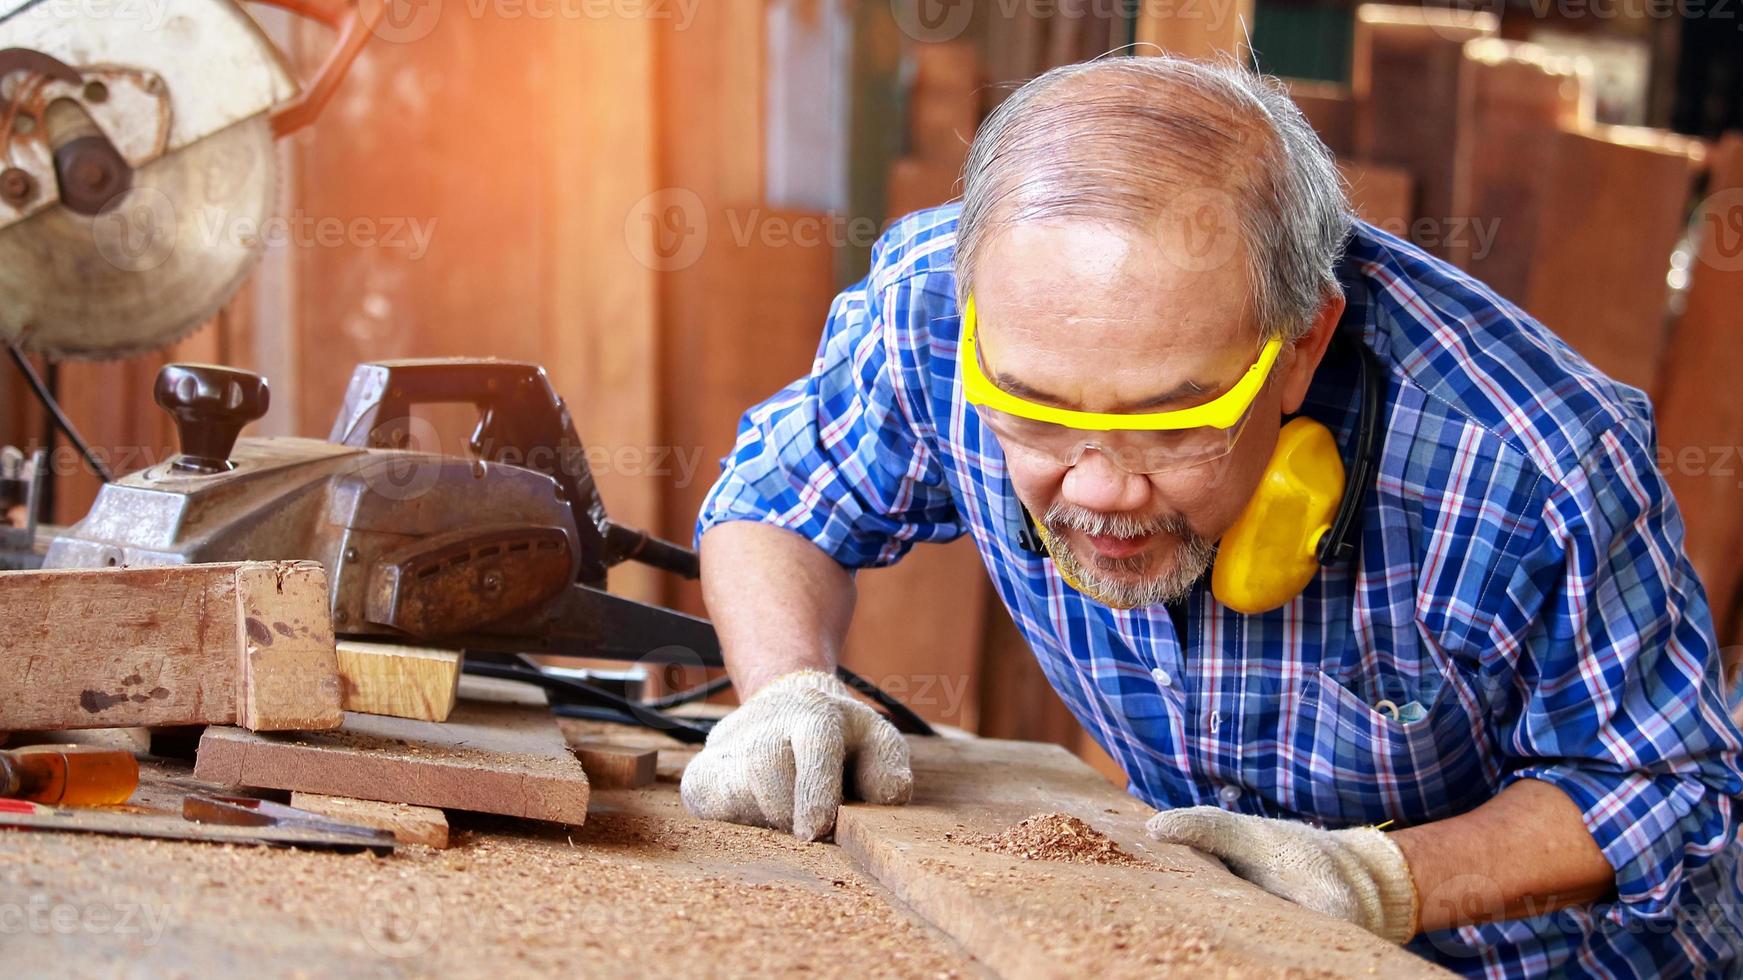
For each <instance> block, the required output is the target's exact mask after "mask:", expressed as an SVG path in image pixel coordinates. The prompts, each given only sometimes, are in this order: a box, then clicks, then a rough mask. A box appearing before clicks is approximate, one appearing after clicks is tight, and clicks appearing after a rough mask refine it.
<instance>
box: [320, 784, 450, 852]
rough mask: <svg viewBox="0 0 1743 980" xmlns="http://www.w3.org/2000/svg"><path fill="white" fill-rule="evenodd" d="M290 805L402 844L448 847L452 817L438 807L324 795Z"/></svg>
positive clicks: (438, 847)
mask: <svg viewBox="0 0 1743 980" xmlns="http://www.w3.org/2000/svg"><path fill="white" fill-rule="evenodd" d="M290 805H291V806H294V807H296V808H297V809H299V810H307V811H309V812H310V813H319V814H321V815H322V816H327V817H332V818H333V819H335V820H343V821H344V822H346V823H354V824H357V825H358V826H362V827H374V828H375V829H377V830H391V831H393V837H394V839H395V840H397V841H399V842H400V843H401V844H422V845H424V846H425V847H434V848H437V849H438V850H440V849H444V848H446V847H447V846H448V815H447V814H445V813H443V812H442V811H440V810H437V809H435V808H434V807H427V806H412V805H410V804H408V803H381V802H379V801H376V800H355V799H352V798H350V797H347V796H323V795H321V794H320V793H292V794H291V800H290Z"/></svg>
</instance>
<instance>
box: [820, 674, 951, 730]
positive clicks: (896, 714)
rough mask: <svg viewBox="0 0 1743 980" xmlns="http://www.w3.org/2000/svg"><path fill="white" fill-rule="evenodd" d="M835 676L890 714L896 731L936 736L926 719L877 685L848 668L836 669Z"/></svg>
mask: <svg viewBox="0 0 1743 980" xmlns="http://www.w3.org/2000/svg"><path fill="white" fill-rule="evenodd" d="M835 674H836V676H837V677H840V678H841V682H842V683H843V684H846V685H847V686H848V687H851V688H853V689H854V690H856V691H858V692H859V693H861V694H863V695H865V696H866V697H868V698H871V699H872V700H873V701H875V702H877V705H878V707H880V708H882V709H884V711H886V712H888V713H889V716H890V723H891V724H893V725H895V726H896V731H898V732H901V733H902V734H903V735H936V734H938V733H937V732H935V731H933V730H932V726H931V725H928V724H927V723H926V719H924V718H922V717H920V716H919V715H917V714H915V713H914V711H913V709H911V708H909V707H908V706H907V705H905V704H903V703H902V702H900V701H897V700H896V699H895V698H893V697H891V696H890V695H888V694H885V693H884V692H883V689H882V688H879V687H878V686H877V685H876V684H873V683H872V682H871V681H868V680H866V679H865V678H863V677H861V676H859V675H858V674H856V673H854V672H853V671H851V670H848V669H847V668H846V667H836V668H835Z"/></svg>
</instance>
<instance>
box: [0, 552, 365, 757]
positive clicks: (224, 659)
mask: <svg viewBox="0 0 1743 980" xmlns="http://www.w3.org/2000/svg"><path fill="white" fill-rule="evenodd" d="M281 573H283V575H284V581H285V582H286V583H287V586H288V588H287V591H286V592H284V593H280V592H279V591H278V583H279V576H280V574H281ZM239 580H240V581H241V583H242V585H241V588H240V589H239ZM326 589H327V586H326V573H325V572H324V571H322V569H321V567H320V566H319V565H318V564H313V563H260V562H254V563H241V564H234V563H233V564H211V565H175V566H165V567H156V568H102V569H62V570H54V571H36V572H5V573H0V594H4V595H5V596H6V601H5V603H3V604H0V635H3V636H6V637H8V638H9V640H8V644H7V646H6V649H5V650H4V652H3V653H0V657H3V658H4V660H5V665H6V669H5V670H3V671H0V729H8V730H18V729H43V730H63V729H74V728H120V727H133V726H168V725H202V724H231V723H235V722H237V721H238V720H239V716H241V715H242V714H243V713H242V712H241V711H240V706H241V705H242V704H243V702H244V698H245V697H248V698H252V703H253V705H254V709H253V717H252V722H253V723H254V724H256V725H259V726H261V727H276V726H283V727H320V726H323V725H324V726H325V727H332V726H333V725H336V724H337V723H338V720H339V719H338V715H337V713H336V710H335V712H334V713H332V714H331V715H329V713H328V710H327V708H328V706H329V705H331V707H332V708H334V709H336V708H337V704H338V702H337V698H338V690H339V687H338V680H337V675H336V672H335V669H334V666H333V663H332V634H331V626H330V624H328V623H327V620H326V618H325V617H326V606H325V603H326V599H325V595H326ZM242 593H245V594H242ZM250 617H252V618H253V619H254V620H255V622H256V626H255V627H254V628H253V629H252V630H250V629H249V628H248V626H247V621H248V619H249V618H250ZM278 625H282V626H284V627H285V628H286V629H287V630H288V631H289V633H290V635H289V636H286V635H284V634H282V633H280V632H279V631H277V630H276V629H275V626H278ZM262 636H264V637H265V638H266V639H267V640H269V641H271V642H270V643H263V642H262V641H261V637H262ZM250 645H252V647H253V648H254V649H253V652H252V654H250V653H249V651H248V648H249V646H250ZM273 646H276V647H277V651H276V652H274V651H273V649H272V647H273ZM323 647H324V651H325V656H324V657H323V656H322V652H323ZM250 657H252V659H250ZM249 665H252V670H253V674H252V675H251V677H249V676H247V675H246V674H245V668H246V667H248V666H249ZM245 691H246V692H248V693H246V694H245V693H244V692H245Z"/></svg>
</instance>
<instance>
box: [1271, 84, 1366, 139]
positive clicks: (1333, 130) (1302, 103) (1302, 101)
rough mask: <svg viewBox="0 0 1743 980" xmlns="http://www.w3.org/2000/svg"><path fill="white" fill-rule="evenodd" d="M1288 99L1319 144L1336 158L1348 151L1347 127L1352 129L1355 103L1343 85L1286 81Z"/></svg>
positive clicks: (1349, 132)
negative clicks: (1311, 129) (1293, 101)
mask: <svg viewBox="0 0 1743 980" xmlns="http://www.w3.org/2000/svg"><path fill="white" fill-rule="evenodd" d="M1284 83H1285V84H1287V85H1288V86H1289V97H1290V98H1291V99H1293V100H1295V105H1296V106H1297V107H1298V108H1300V109H1301V114H1302V115H1303V116H1306V117H1307V124H1308V125H1309V126H1312V127H1313V131H1314V132H1315V133H1318V134H1319V138H1320V141H1321V142H1323V143H1324V144H1325V145H1326V147H1327V148H1329V149H1330V150H1331V151H1332V152H1333V153H1335V154H1337V155H1338V156H1340V157H1343V156H1348V155H1349V154H1350V152H1351V151H1352V149H1353V147H1352V145H1351V141H1352V138H1353V137H1352V133H1351V127H1352V126H1354V124H1355V122H1354V116H1355V108H1356V106H1355V100H1354V99H1352V98H1351V97H1350V90H1349V88H1348V87H1347V86H1344V85H1339V84H1337V83H1335V82H1320V81H1314V80H1311V79H1305V78H1289V79H1285V80H1284Z"/></svg>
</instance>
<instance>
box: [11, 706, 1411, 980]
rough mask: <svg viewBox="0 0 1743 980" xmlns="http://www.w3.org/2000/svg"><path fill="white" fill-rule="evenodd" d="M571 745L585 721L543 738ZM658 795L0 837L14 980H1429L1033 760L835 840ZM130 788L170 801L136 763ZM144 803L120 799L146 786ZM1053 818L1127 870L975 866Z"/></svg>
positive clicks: (169, 770)
mask: <svg viewBox="0 0 1743 980" xmlns="http://www.w3.org/2000/svg"><path fill="white" fill-rule="evenodd" d="M564 725H565V728H566V730H567V731H568V734H570V736H571V737H572V738H578V737H581V736H582V735H597V734H598V733H599V728H598V726H593V725H588V724H585V723H570V722H565V723H564ZM614 737H616V738H617V739H618V740H620V741H628V742H636V741H640V742H642V743H643V744H659V745H662V746H664V748H663V749H662V751H661V754H660V766H659V773H660V778H659V780H658V781H657V782H656V783H655V784H654V785H652V786H649V787H645V788H643V789H637V790H598V791H596V792H595V793H594V795H593V799H592V802H591V804H590V812H589V815H588V818H587V822H586V825H585V826H583V827H580V828H566V827H558V826H554V825H547V824H538V823H534V822H529V821H516V820H510V819H507V818H486V817H471V816H467V815H464V814H451V815H450V816H451V819H452V820H453V822H454V827H455V835H454V836H455V842H454V846H453V847H451V848H450V849H449V850H445V851H436V850H430V849H427V848H421V847H402V848H401V849H400V850H399V851H398V852H396V853H395V854H394V855H392V856H390V857H374V856H370V855H368V854H355V855H341V854H333V853H322V852H314V851H293V850H275V849H265V848H251V847H239V846H231V845H214V844H204V843H184V842H175V841H151V840H142V839H134V838H121V837H97V836H87V835H75V834H59V833H37V832H13V833H11V834H7V835H5V836H0V949H4V956H5V959H6V961H7V963H8V965H9V967H12V968H13V969H9V971H8V972H9V973H10V974H14V975H37V974H44V975H46V974H51V973H52V974H54V975H57V976H65V975H69V974H71V975H102V976H122V975H126V976H132V975H153V976H162V975H171V976H175V975H185V976H205V975H214V974H219V973H227V972H230V971H246V972H247V973H248V974H249V975H276V976H322V975H335V974H343V975H346V976H361V977H375V976H381V977H402V976H433V975H441V976H455V977H491V978H501V977H505V976H520V975H527V974H558V973H561V974H564V975H576V974H578V975H581V976H601V975H604V976H623V975H636V976H645V975H659V976H666V975H687V976H702V977H709V976H741V975H746V974H753V973H754V974H757V975H759V976H760V975H779V974H795V973H824V974H827V975H836V974H848V975H856V976H857V975H874V976H951V975H956V976H983V975H1005V976H1057V975H1063V974H1066V973H1070V974H1073V975H1082V974H1084V973H1086V972H1087V973H1090V974H1099V975H1102V976H1113V977H1118V976H1140V975H1143V976H1148V975H1154V974H1156V973H1157V972H1159V971H1169V970H1176V969H1178V970H1190V971H1191V972H1193V973H1194V974H1209V975H1243V976H1244V975H1283V974H1288V975H1291V976H1311V975H1327V976H1329V975H1352V974H1353V975H1381V974H1384V975H1387V976H1415V975H1428V974H1433V973H1438V971H1437V970H1436V969H1435V968H1433V967H1431V966H1429V965H1428V964H1426V963H1424V962H1423V961H1421V960H1419V959H1417V958H1415V957H1413V956H1411V955H1410V954H1408V953H1406V952H1404V951H1402V950H1400V949H1398V948H1396V947H1393V946H1390V945H1389V944H1386V943H1383V942H1381V941H1379V940H1377V939H1375V938H1373V937H1371V936H1369V935H1368V934H1367V933H1365V932H1363V931H1362V930H1360V929H1358V928H1356V927H1354V926H1351V925H1348V924H1345V923H1341V922H1334V921H1331V920H1328V919H1324V918H1322V917H1319V916H1315V915H1312V914H1310V913H1306V912H1304V911H1302V910H1300V909H1298V908H1296V907H1294V906H1291V905H1289V904H1288V903H1286V902H1283V901H1282V900H1280V899H1275V898H1272V897H1271V896H1269V895H1266V894H1264V893H1263V892H1261V891H1259V890H1257V889H1255V888H1253V887H1251V886H1249V885H1247V884H1246V883H1245V882H1242V881H1240V880H1239V879H1236V878H1234V877H1233V876H1231V875H1229V874H1228V872H1227V871H1225V870H1223V869H1222V868H1221V866H1220V865H1218V864H1216V863H1215V862H1214V861H1212V860H1210V859H1208V858H1206V857H1204V856H1202V855H1199V854H1197V853H1195V852H1192V851H1189V850H1185V849H1182V848H1176V847H1171V846H1160V845H1156V844H1153V843H1150V842H1147V841H1146V840H1144V838H1143V835H1142V821H1143V818H1144V816H1145V815H1146V813H1147V812H1148V811H1147V810H1146V809H1145V808H1144V807H1143V806H1142V805H1140V804H1138V803H1137V802H1136V801H1134V800H1132V799H1130V798H1129V797H1126V796H1125V795H1124V794H1122V793H1120V792H1118V791H1117V790H1116V789H1114V788H1113V787H1111V786H1110V785H1109V784H1107V783H1106V782H1105V781H1104V780H1102V779H1101V777H1100V776H1098V775H1097V774H1095V773H1094V772H1093V771H1092V770H1090V769H1089V768H1088V767H1086V766H1084V765H1083V764H1082V763H1080V762H1078V761H1077V760H1076V759H1075V758H1074V757H1073V756H1071V755H1069V754H1068V753H1066V752H1064V751H1063V750H1061V749H1058V748H1057V747H1054V746H1044V745H1037V744H1031V743H1019V742H997V741H990V740H987V741H981V740H963V739H945V738H935V739H920V740H915V742H914V760H915V770H916V783H917V788H916V797H915V800H914V801H913V803H911V804H909V805H908V806H906V807H872V806H864V805H856V806H851V807H848V808H846V809H844V810H843V812H842V816H841V818H840V829H839V835H838V836H839V837H840V840H841V841H842V844H841V845H840V846H837V845H835V844H801V843H798V842H796V841H794V840H793V839H792V838H790V837H787V836H785V835H782V834H779V833H775V832H772V831H766V830H761V829H757V828H748V827H737V826H731V825H727V824H719V823H703V822H700V821H697V820H694V819H692V818H690V817H689V815H688V814H686V813H685V812H684V811H683V808H682V805H681V803H680V802H679V800H678V794H677V777H678V775H679V774H680V773H681V771H682V768H683V765H684V764H685V762H687V761H688V757H689V755H690V754H691V752H690V750H687V749H683V748H681V747H678V746H677V745H676V743H672V742H669V741H667V740H665V739H664V738H663V737H662V736H658V735H653V734H650V733H642V732H629V731H620V732H619V733H617V734H616V735H615V736H614ZM148 770H149V771H150V773H151V780H150V781H149V785H150V786H155V787H157V790H156V791H157V792H162V791H163V789H164V787H165V786H172V787H175V788H180V789H186V788H188V787H190V786H191V785H193V784H192V782H191V777H190V776H188V775H187V773H186V770H185V767H180V768H178V766H177V765H176V764H170V763H160V762H153V763H151V764H149V765H148ZM144 791H145V790H142V792H144ZM1045 812H1065V813H1070V814H1074V815H1076V816H1079V817H1081V818H1083V819H1085V820H1087V821H1088V822H1089V823H1091V824H1092V825H1094V826H1095V827H1096V829H1098V830H1100V831H1102V832H1104V833H1105V834H1107V835H1108V836H1109V837H1111V838H1112V839H1114V840H1115V841H1117V842H1118V843H1119V844H1120V845H1121V847H1122V848H1123V849H1125V850H1126V851H1127V852H1128V853H1129V854H1130V855H1131V856H1132V858H1133V859H1134V860H1132V861H1131V862H1129V863H1120V864H1114V865H1109V864H1075V863H1066V862H1063V861H1053V860H1030V859H1026V858H1024V857H1021V856H1012V855H1008V854H1000V853H993V852H990V851H987V850H983V849H982V848H980V847H978V846H976V845H975V844H974V843H972V841H973V840H974V839H975V838H976V835H980V834H996V833H999V832H1001V831H1003V830H1006V829H1008V828H1009V827H1010V826H1011V825H1013V824H1014V823H1016V822H1017V821H1020V820H1022V819H1023V818H1024V817H1026V816H1031V815H1034V814H1038V813H1045Z"/></svg>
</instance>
